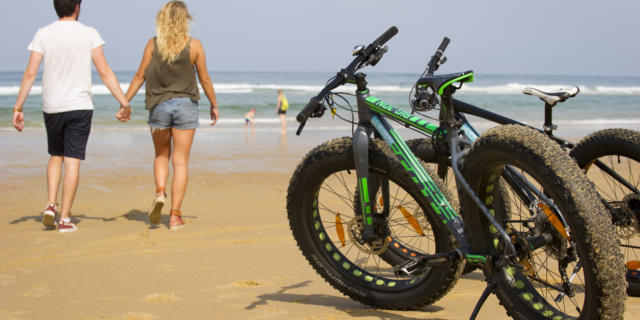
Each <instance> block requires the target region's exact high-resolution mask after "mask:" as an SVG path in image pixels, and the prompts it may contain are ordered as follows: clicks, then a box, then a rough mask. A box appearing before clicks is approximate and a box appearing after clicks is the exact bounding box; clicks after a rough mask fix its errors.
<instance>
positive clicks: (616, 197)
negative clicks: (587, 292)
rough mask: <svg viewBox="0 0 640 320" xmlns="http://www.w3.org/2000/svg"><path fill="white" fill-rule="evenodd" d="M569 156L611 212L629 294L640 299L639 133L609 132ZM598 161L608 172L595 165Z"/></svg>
mask: <svg viewBox="0 0 640 320" xmlns="http://www.w3.org/2000/svg"><path fill="white" fill-rule="evenodd" d="M570 155H571V156H572V157H573V158H574V159H575V160H576V162H578V166H579V167H580V168H582V169H584V170H585V172H586V174H587V177H588V178H589V179H590V180H591V181H592V182H593V183H594V184H595V186H596V190H597V191H598V193H599V194H600V197H602V199H603V200H604V201H605V202H606V203H607V207H608V208H609V210H610V211H611V217H612V222H613V225H614V227H615V230H616V234H617V235H618V239H620V242H621V243H620V247H621V251H622V254H623V255H624V261H625V262H626V265H627V282H628V283H629V287H628V288H627V293H628V294H629V295H630V296H635V297H638V296H640V276H638V270H637V269H639V268H640V224H639V221H640V192H638V190H639V189H640V186H639V185H640V132H637V131H633V130H628V129H606V130H601V131H597V132H594V133H592V134H590V135H589V136H587V137H585V138H583V139H582V140H580V142H578V144H576V146H575V147H574V148H573V149H571V152H570ZM597 160H599V161H600V162H601V163H602V164H604V165H605V166H606V168H604V167H603V168H601V167H600V166H598V164H596V161H597ZM609 170H611V171H609Z"/></svg>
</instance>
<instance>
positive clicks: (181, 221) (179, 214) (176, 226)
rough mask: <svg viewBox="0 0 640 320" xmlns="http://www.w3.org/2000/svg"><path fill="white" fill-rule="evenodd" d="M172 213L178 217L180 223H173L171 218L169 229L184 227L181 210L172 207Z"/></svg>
mask: <svg viewBox="0 0 640 320" xmlns="http://www.w3.org/2000/svg"><path fill="white" fill-rule="evenodd" d="M171 215H172V216H176V217H177V218H178V224H175V225H173V224H171V219H169V229H170V230H178V229H180V228H182V227H184V221H183V220H182V212H180V210H176V209H171Z"/></svg>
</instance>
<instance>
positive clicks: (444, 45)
mask: <svg viewBox="0 0 640 320" xmlns="http://www.w3.org/2000/svg"><path fill="white" fill-rule="evenodd" d="M449 42H451V40H450V39H449V38H447V37H444V38H443V39H442V43H440V46H439V47H438V51H440V54H442V53H443V52H444V50H445V49H447V46H448V45H449ZM436 54H438V52H437V51H436Z"/></svg>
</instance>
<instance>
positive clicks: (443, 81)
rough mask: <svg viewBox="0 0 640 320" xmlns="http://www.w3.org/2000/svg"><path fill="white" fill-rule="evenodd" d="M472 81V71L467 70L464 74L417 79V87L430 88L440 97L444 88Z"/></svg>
mask: <svg viewBox="0 0 640 320" xmlns="http://www.w3.org/2000/svg"><path fill="white" fill-rule="evenodd" d="M471 81H473V71H472V70H468V71H464V72H457V73H449V74H439V75H436V76H426V77H423V78H420V79H418V86H421V87H431V89H433V91H436V92H438V94H439V95H442V92H443V91H444V89H445V88H446V87H448V86H449V85H450V84H452V83H454V82H471Z"/></svg>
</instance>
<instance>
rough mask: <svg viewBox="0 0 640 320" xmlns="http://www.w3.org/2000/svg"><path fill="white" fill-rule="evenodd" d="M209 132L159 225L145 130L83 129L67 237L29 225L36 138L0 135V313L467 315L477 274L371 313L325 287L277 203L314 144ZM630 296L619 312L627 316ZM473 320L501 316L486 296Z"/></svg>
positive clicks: (633, 313) (35, 220)
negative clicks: (434, 295) (180, 224)
mask: <svg viewBox="0 0 640 320" xmlns="http://www.w3.org/2000/svg"><path fill="white" fill-rule="evenodd" d="M198 135H200V136H198ZM219 136H223V137H224V136H225V135H224V134H219V135H218V137H215V135H213V134H211V133H207V132H204V133H202V132H199V133H198V134H197V138H196V142H195V144H194V152H193V158H192V164H193V165H192V170H191V175H190V181H189V187H188V190H187V195H186V198H185V201H184V205H183V214H184V218H185V220H186V222H187V226H186V227H185V228H183V229H181V230H179V231H169V230H168V229H167V224H168V216H167V214H168V210H164V212H163V213H164V215H163V219H162V223H161V224H160V225H159V226H157V227H155V226H151V225H149V223H148V221H147V217H146V211H147V209H148V208H149V205H150V204H151V200H152V196H153V193H154V185H153V179H152V165H151V158H152V155H151V152H152V151H151V150H152V147H151V144H150V141H149V137H148V133H147V132H128V133H117V132H115V133H102V134H99V135H96V134H93V136H92V141H90V148H89V151H88V152H89V154H90V157H88V159H87V161H85V163H83V167H82V173H81V182H80V187H79V190H78V196H77V198H76V202H75V205H74V208H73V219H74V221H75V222H76V223H77V224H78V226H79V228H80V229H79V231H78V232H74V233H71V234H59V233H57V232H56V231H51V230H45V229H44V228H43V226H42V224H41V218H40V212H41V211H42V209H43V206H44V203H45V202H46V185H45V183H46V180H45V176H44V172H45V171H44V170H45V163H46V159H47V156H46V152H45V151H46V149H45V148H44V138H43V137H42V135H40V134H38V133H33V134H31V135H26V136H20V137H18V136H15V135H13V134H11V135H9V134H6V135H5V136H3V141H5V144H2V143H0V146H2V147H3V148H4V149H5V151H3V152H7V145H8V142H6V141H8V140H7V139H21V140H16V141H20V142H21V144H16V145H13V149H11V154H12V155H11V156H9V155H7V154H5V155H4V156H2V157H0V161H1V162H2V163H1V164H2V167H3V168H2V169H0V194H2V198H0V319H351V318H354V319H468V317H469V315H470V314H471V311H472V309H473V307H474V305H475V302H476V301H477V299H478V297H479V296H480V293H481V292H482V289H483V288H484V286H485V282H484V281H483V276H482V274H481V273H480V272H479V271H476V272H473V273H471V274H469V275H466V276H464V277H463V278H462V279H461V280H460V281H459V282H458V284H457V286H456V287H455V288H454V289H453V290H452V291H451V292H450V293H449V294H448V295H446V296H445V297H444V298H443V299H441V300H440V301H437V302H436V303H434V304H433V305H431V306H428V307H424V308H422V309H419V310H413V311H388V310H375V309H372V308H370V307H367V306H364V305H362V304H360V303H358V302H355V301H353V300H350V299H349V298H347V297H345V296H343V295H342V294H340V293H339V292H338V291H336V290H334V289H333V288H331V287H330V286H329V285H328V284H327V283H326V282H324V281H323V280H322V278H321V277H320V276H318V275H317V274H316V273H315V272H314V271H313V269H312V268H311V267H310V266H309V264H308V263H307V262H306V260H305V259H304V258H303V257H302V255H301V253H300V252H299V250H298V248H297V246H296V244H295V242H294V240H293V238H292V236H291V232H290V230H289V225H288V221H287V218H286V209H285V202H286V201H285V198H286V190H287V186H288V182H289V178H290V176H291V173H292V172H293V170H294V168H295V166H296V165H297V161H298V160H299V159H300V158H301V157H302V156H303V155H304V153H305V152H306V151H308V150H309V149H311V146H310V145H309V144H315V141H312V142H309V141H308V140H307V141H305V142H304V143H301V142H298V141H296V140H295V139H299V138H297V137H295V136H294V135H293V134H292V133H291V132H290V133H289V135H288V136H287V137H286V139H282V138H281V137H280V136H279V135H278V134H276V133H265V134H263V135H258V136H257V137H254V138H253V139H254V140H253V141H252V140H251V139H252V138H251V136H249V137H247V138H246V139H245V137H235V138H233V139H230V138H229V137H227V138H225V139H227V140H226V141H222V140H223V138H220V137H219ZM314 139H315V138H314ZM12 143H13V142H12ZM224 143H232V144H235V147H234V148H229V147H223V144H224ZM209 148H211V149H209ZM165 209H166V208H165ZM637 299H638V298H630V299H628V300H627V307H626V310H627V311H626V314H625V318H626V319H636V318H639V317H640V304H638V303H636V302H638V301H639V300H637ZM478 318H479V319H505V318H507V316H506V313H505V311H504V309H503V308H502V307H501V306H500V305H499V304H498V302H497V299H496V298H495V297H494V296H491V297H490V298H489V300H488V301H487V303H486V304H485V306H484V308H483V309H482V311H481V312H480V315H479V317H478Z"/></svg>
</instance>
